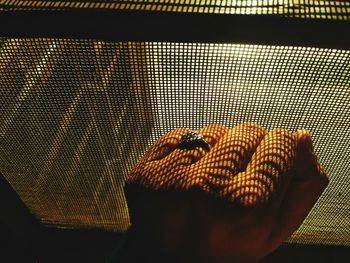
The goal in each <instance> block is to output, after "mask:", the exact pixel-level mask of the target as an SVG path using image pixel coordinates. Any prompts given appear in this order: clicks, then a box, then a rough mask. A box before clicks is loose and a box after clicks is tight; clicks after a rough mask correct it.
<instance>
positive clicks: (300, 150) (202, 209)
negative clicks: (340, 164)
mask: <svg viewBox="0 0 350 263" xmlns="http://www.w3.org/2000/svg"><path fill="white" fill-rule="evenodd" d="M327 184H328V178H327V176H326V174H325V172H324V171H323V168H322V167H321V165H320V164H319V162H318V161H317V159H316V157H315V155H314V152H313V146H312V140H311V137H310V135H309V133H308V132H307V131H305V130H299V131H297V132H294V133H293V132H289V131H287V130H284V129H274V130H272V131H270V132H266V131H265V130H264V129H263V128H262V127H261V126H259V125H257V124H253V123H244V124H241V125H238V126H236V127H234V128H232V129H230V128H227V127H225V126H222V125H209V126H207V127H205V128H203V129H200V130H198V131H196V132H192V133H190V131H189V130H188V129H185V128H180V129H176V130H173V131H172V132H170V133H168V134H166V135H164V136H162V137H161V138H160V139H159V140H158V141H156V142H155V143H154V144H153V146H151V148H150V149H149V151H148V152H147V153H146V154H145V156H144V157H143V158H142V159H141V160H140V161H139V162H138V164H137V165H136V166H135V167H134V169H133V170H132V172H131V174H130V176H129V178H128V180H127V183H126V189H128V188H130V187H133V186H135V185H137V186H141V187H142V188H144V189H146V190H147V191H151V192H152V193H154V194H155V196H156V198H155V199H152V200H153V201H151V203H152V204H150V203H147V204H145V205H144V207H152V209H150V210H151V211H159V213H158V212H155V214H157V217H158V218H159V219H158V218H157V219H154V220H153V221H154V222H157V223H154V225H152V222H149V223H148V225H149V227H151V228H152V227H153V228H159V229H158V230H157V232H159V233H160V234H159V239H160V240H159V242H160V244H161V247H162V249H164V251H166V253H168V254H169V255H172V256H173V257H176V258H178V259H180V260H181V261H183V262H223V263H224V262H239V263H243V262H247V263H250V262H257V261H258V260H260V259H261V258H263V257H264V256H265V255H267V254H269V253H270V252H272V251H273V250H274V249H276V248H277V247H278V246H279V245H280V244H281V243H282V242H283V241H285V240H286V239H287V238H288V237H290V236H291V235H292V234H293V232H294V231H295V230H296V229H297V228H298V227H299V226H300V225H301V223H302V222H303V220H304V219H305V218H306V216H307V215H308V213H309V211H310V210H311V209H312V207H313V205H314V204H315V202H316V201H317V199H318V198H319V196H320V195H321V193H322V192H323V191H324V189H325V188H326V186H327ZM171 195H173V196H174V198H170V199H169V196H171ZM157 196H159V198H158V197H157ZM157 198H158V199H160V200H159V201H154V200H157ZM169 200H170V201H169ZM140 202H141V203H142V200H140ZM145 202H149V201H145ZM131 205H132V204H131ZM139 207H141V206H139ZM135 209H136V210H137V208H135ZM135 209H134V211H135ZM142 213H147V211H146V210H145V212H141V213H140V212H137V213H136V214H137V215H136V217H142ZM131 216H132V215H131ZM134 217H135V216H134ZM133 221H134V222H141V221H142V220H138V219H136V220H135V218H134V220H133ZM150 221H152V220H150ZM144 227H147V225H146V226H144Z"/></svg>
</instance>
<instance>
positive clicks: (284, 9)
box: [2, 0, 350, 20]
mask: <svg viewBox="0 0 350 263" xmlns="http://www.w3.org/2000/svg"><path fill="white" fill-rule="evenodd" d="M2 5H3V8H4V9H6V10H27V11H30V10H45V11H54V10H56V11H57V10H69V9H96V10H101V9H109V10H134V11H137V10H143V11H161V12H177V13H204V14H239V15H280V16H283V17H297V18H311V19H334V20H349V19H350V16H349V14H350V3H349V2H348V1H344V0H343V1H342V0H330V1H319V0H293V1H291V0H279V1H276V0H254V1H252V0H207V1H197V0H171V1H165V0H97V1H91V0H80V1H79V0H75V1H63V0H49V1H48V0H37V1H31V0H6V1H3V3H2Z"/></svg>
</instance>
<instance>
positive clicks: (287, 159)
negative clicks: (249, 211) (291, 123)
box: [228, 129, 297, 206]
mask: <svg viewBox="0 0 350 263" xmlns="http://www.w3.org/2000/svg"><path fill="white" fill-rule="evenodd" d="M296 149H297V144H296V137H295V135H294V134H293V133H291V132H289V131H287V130H284V129H275V130H272V131H271V132H269V133H268V134H267V135H266V136H265V137H264V139H263V140H262V141H261V143H260V145H259V146H258V147H257V149H256V151H255V153H254V154H253V156H252V159H251V161H250V162H249V164H248V166H247V169H246V171H245V172H242V173H239V174H238V175H237V176H236V177H235V178H234V180H233V183H232V185H231V186H230V187H229V189H228V192H231V193H232V197H231V198H232V201H233V202H238V203H240V204H241V205H243V206H256V205H257V204H259V203H260V204H261V203H267V202H268V201H269V200H270V199H271V198H272V196H274V195H276V194H277V193H279V190H281V189H280V188H281V182H282V181H285V183H287V180H283V179H285V178H284V177H286V176H287V175H288V170H289V169H290V168H291V166H292V164H293V161H294V157H295V154H296ZM280 195H281V193H280Z"/></svg>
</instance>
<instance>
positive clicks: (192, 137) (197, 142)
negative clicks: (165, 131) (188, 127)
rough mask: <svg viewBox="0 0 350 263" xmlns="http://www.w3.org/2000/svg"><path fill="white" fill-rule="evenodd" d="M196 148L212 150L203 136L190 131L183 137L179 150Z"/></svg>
mask: <svg viewBox="0 0 350 263" xmlns="http://www.w3.org/2000/svg"><path fill="white" fill-rule="evenodd" d="M196 147H201V148H203V149H205V150H206V151H209V150H210V145H209V144H208V143H207V142H206V141H205V140H204V138H203V136H202V135H200V134H198V133H197V132H195V131H189V132H188V133H186V134H185V135H183V136H182V137H181V140H180V143H179V145H178V148H179V149H185V150H192V149H194V148H196Z"/></svg>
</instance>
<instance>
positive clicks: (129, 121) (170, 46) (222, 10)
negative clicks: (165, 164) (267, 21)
mask: <svg viewBox="0 0 350 263" xmlns="http://www.w3.org/2000/svg"><path fill="white" fill-rule="evenodd" d="M204 2H205V3H204ZM1 8H2V9H3V10H36V9H40V10H47V11H48V12H50V11H49V10H52V9H60V8H61V9H62V10H66V9H67V10H68V9H84V8H91V9H126V10H158V11H172V12H173V11H175V12H184V13H186V12H188V13H196V12H197V13H214V14H247V15H250V14H267V15H270V14H271V15H280V16H283V17H302V18H304V19H315V20H317V19H319V18H321V19H333V20H348V19H349V13H350V12H349V8H350V6H349V3H348V2H346V1H316V0H314V1H311V0H310V1H97V2H96V1H95V2H85V1H84V2H70V1H69V2H64V1H62V2H59V1H10V0H9V1H1ZM151 32H152V31H150V34H151ZM349 60H350V51H349V50H340V49H331V48H316V47H302V46H282V45H280V46H271V45H249V44H225V43H216V44H214V43H196V42H195V41H193V40H192V41H190V42H188V43H184V42H182V43H181V42H176V41H174V42H172V43H170V42H132V41H130V42H129V41H124V40H123V41H101V40H97V39H93V38H91V39H85V40H84V39H74V38H73V39H68V38H43V37H37V38H12V37H1V38H0V75H1V78H0V149H1V151H0V171H1V173H2V174H3V175H4V176H5V178H6V179H7V180H8V181H9V182H10V183H11V185H12V186H13V188H14V189H15V191H16V192H17V193H18V194H19V195H20V197H21V198H22V200H23V201H24V202H25V204H26V205H27V206H28V207H29V208H30V210H31V211H32V212H33V213H34V214H35V215H36V217H37V218H38V219H39V220H40V221H41V222H43V223H45V224H47V225H50V226H55V227H98V228H103V229H109V230H114V231H123V230H125V229H126V228H127V227H128V225H129V217H128V214H127V207H126V203H125V198H124V194H123V189H122V187H123V184H124V180H125V178H126V176H127V175H128V173H129V171H130V170H131V168H132V167H133V165H134V164H135V163H136V161H137V160H138V159H139V158H140V157H141V156H142V154H143V153H144V152H145V150H146V149H147V148H148V147H149V146H150V145H151V144H152V143H153V142H154V141H155V140H156V139H157V138H158V137H159V136H161V135H162V134H164V133H166V132H168V131H170V130H172V129H174V128H177V127H188V128H191V129H198V128H201V127H203V126H205V125H207V124H210V123H220V124H224V125H227V126H231V127H232V126H234V125H237V124H239V123H241V122H244V121H252V122H257V123H259V124H261V125H262V126H264V127H265V128H266V129H268V130H269V129H272V128H276V127H282V128H287V129H289V130H293V131H294V130H297V129H302V128H303V129H308V130H310V131H311V133H312V137H313V140H314V143H315V151H316V154H317V156H318V157H319V159H320V161H321V163H322V164H324V166H325V169H326V171H327V173H328V174H329V177H330V185H329V187H328V188H327V190H326V191H325V192H324V193H323V195H322V197H321V198H320V199H319V201H318V203H317V204H316V206H315V207H314V209H313V210H312V212H311V213H310V215H309V216H308V217H307V219H306V220H305V221H304V223H303V225H302V226H301V228H300V229H299V230H298V231H297V232H296V233H295V234H294V235H293V237H292V238H290V240H289V242H292V243H320V244H338V245H350V206H349V204H350V190H349V189H350V183H349V174H350V158H349V156H350V150H349V145H350V135H349V133H348V130H349V129H350V103H349V101H350V77H349V76H350V64H349Z"/></svg>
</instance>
